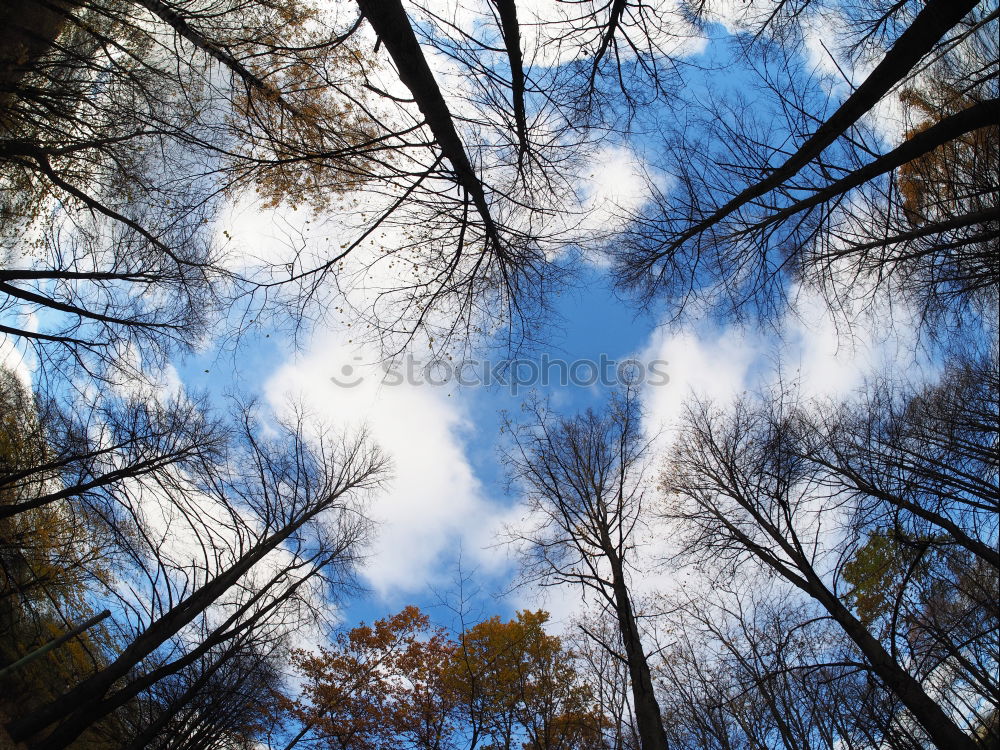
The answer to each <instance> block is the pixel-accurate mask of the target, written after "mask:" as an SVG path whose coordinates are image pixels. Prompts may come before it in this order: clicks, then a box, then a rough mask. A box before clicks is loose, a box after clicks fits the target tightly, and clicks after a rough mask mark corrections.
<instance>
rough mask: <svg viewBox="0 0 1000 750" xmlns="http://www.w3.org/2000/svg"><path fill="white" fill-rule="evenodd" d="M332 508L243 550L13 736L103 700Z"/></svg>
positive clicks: (13, 729)
mask: <svg viewBox="0 0 1000 750" xmlns="http://www.w3.org/2000/svg"><path fill="white" fill-rule="evenodd" d="M327 507H329V504H328V503H322V504H320V505H319V506H317V507H316V508H314V509H313V510H311V511H310V512H308V513H306V514H304V515H303V516H301V517H300V518H299V519H298V520H296V521H295V522H293V523H291V524H289V525H288V526H286V527H285V528H283V529H282V530H281V531H279V532H276V533H274V534H272V535H271V536H270V537H268V538H267V539H265V540H264V541H263V542H262V543H261V544H260V545H258V546H256V547H254V548H253V549H251V550H250V551H249V552H247V553H246V554H244V555H243V556H242V557H241V558H239V560H237V561H236V563H235V564H234V565H233V566H232V567H230V568H229V569H228V570H226V571H225V572H223V573H221V574H219V575H218V576H216V577H215V578H213V579H212V580H210V581H207V582H206V583H205V584H203V585H202V586H201V588H199V589H198V590H197V591H195V592H194V593H193V594H192V595H191V596H189V597H188V598H187V599H185V600H184V601H182V602H180V603H178V604H176V605H175V606H174V607H173V608H171V609H170V610H169V611H168V612H166V613H165V614H164V615H162V616H161V617H160V618H159V619H157V620H156V621H154V622H153V623H151V624H150V626H149V627H148V628H146V629H145V630H144V631H143V632H142V633H141V634H140V635H139V636H138V637H137V638H136V639H135V640H134V641H133V642H132V643H131V644H130V645H129V646H128V647H127V648H126V649H125V650H124V651H123V652H122V654H121V655H120V656H119V657H118V658H117V659H115V661H114V662H112V663H111V664H109V665H108V666H107V667H105V668H104V669H103V670H101V671H100V672H98V673H97V674H95V675H93V676H91V677H89V678H88V679H86V680H84V681H83V682H81V683H80V684H79V685H77V686H76V687H75V688H73V689H72V690H70V691H69V692H67V693H64V694H63V695H61V696H60V697H59V698H56V699H55V700H53V701H51V702H49V703H48V704H46V705H44V706H42V707H40V708H38V709H37V710H35V711H33V712H32V713H30V714H28V715H27V716H25V717H23V718H21V719H17V720H14V721H12V722H11V723H9V724H8V725H7V730H8V731H9V732H10V736H11V738H12V739H14V740H15V742H24V741H26V740H29V739H30V738H31V737H33V736H34V735H36V734H38V733H39V732H41V731H42V730H44V729H45V728H46V727H47V726H49V725H50V724H53V723H55V722H57V721H59V720H61V719H63V718H64V717H66V716H69V715H70V714H76V715H79V713H80V709H81V707H83V706H92V705H96V704H98V703H100V702H101V701H102V700H103V699H104V697H105V696H106V695H107V693H108V691H109V690H110V689H111V687H112V686H113V685H114V683H115V682H117V681H118V680H120V679H122V678H123V677H125V676H126V675H127V674H128V673H129V672H130V671H131V670H133V669H135V667H137V666H138V665H139V664H140V663H141V662H142V661H143V660H144V659H145V658H146V657H148V656H149V655H150V654H151V653H153V652H154V651H155V650H156V649H157V648H159V647H160V646H162V645H163V644H164V643H166V642H167V640H168V639H170V638H172V637H173V636H174V635H176V634H177V633H178V632H180V630H181V629H182V628H183V627H185V626H186V625H188V624H189V623H190V622H192V621H193V620H194V619H195V618H196V617H197V616H198V615H199V614H200V613H201V612H203V611H204V610H205V609H206V608H207V607H208V606H209V605H211V604H212V603H213V602H215V601H216V600H217V599H218V598H219V597H220V596H222V595H223V594H224V593H225V592H226V591H228V590H229V588H230V587H231V586H233V585H234V584H235V583H236V582H237V581H238V580H239V579H240V578H241V577H242V576H243V575H245V574H246V573H247V572H249V570H250V569H251V568H252V567H253V566H254V565H256V564H257V563H258V562H260V561H261V560H262V559H263V558H264V557H265V556H266V555H267V554H268V553H270V552H271V551H272V550H274V549H275V548H276V547H278V545H280V544H281V543H282V542H284V541H285V540H286V539H288V538H289V537H290V536H291V535H292V534H294V533H295V532H296V531H297V530H298V529H299V528H301V527H302V525H303V524H305V523H306V522H307V521H309V520H310V519H311V518H313V517H315V516H316V515H317V514H319V513H320V512H322V511H323V510H324V509H326V508H327ZM86 726H87V724H84V725H83V726H82V727H80V728H79V731H77V733H76V735H78V734H79V732H80V731H83V729H86ZM74 728H76V727H74ZM63 734H64V733H63V732H60V741H61V740H62V739H64V737H63ZM76 735H74V736H73V737H70V738H69V740H68V741H69V742H71V741H72V740H73V739H75V737H76Z"/></svg>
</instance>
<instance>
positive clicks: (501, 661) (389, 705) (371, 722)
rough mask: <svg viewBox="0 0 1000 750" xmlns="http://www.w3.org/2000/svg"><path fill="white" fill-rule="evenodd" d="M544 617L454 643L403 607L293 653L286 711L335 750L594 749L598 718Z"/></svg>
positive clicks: (527, 616)
mask: <svg viewBox="0 0 1000 750" xmlns="http://www.w3.org/2000/svg"><path fill="white" fill-rule="evenodd" d="M547 620H548V613H546V612H543V611H537V612H530V611H523V612H518V613H517V616H516V617H515V618H514V619H513V620H510V621H508V622H504V621H502V620H501V619H500V618H499V617H492V618H490V619H488V620H484V621H483V622H480V623H478V624H476V625H474V626H472V627H470V628H468V629H466V630H464V631H463V632H461V633H459V634H457V636H455V637H452V636H450V635H449V634H448V632H447V631H446V630H445V629H443V628H440V627H435V626H433V625H431V623H430V620H429V618H428V617H427V615H425V614H422V613H421V612H420V611H419V610H418V609H417V608H416V607H413V606H408V607H406V608H404V609H403V610H402V611H400V612H399V613H397V614H395V615H392V616H390V617H386V618H384V619H381V620H376V621H375V623H374V624H372V625H360V626H358V627H356V628H354V629H352V630H350V631H348V632H345V633H341V634H340V635H338V636H337V638H336V639H335V641H334V643H333V644H332V645H331V646H329V647H327V648H321V649H320V650H319V651H318V652H315V653H314V652H307V651H297V652H296V653H295V655H294V664H295V667H296V669H297V671H298V672H299V673H300V674H301V676H302V677H303V678H304V680H305V685H304V689H303V692H302V696H301V697H300V698H299V699H298V700H295V701H288V702H287V708H288V709H289V710H290V711H291V713H292V714H293V715H294V716H295V717H296V718H298V719H299V720H300V721H301V722H302V723H303V724H304V725H305V726H307V727H310V728H311V729H310V732H311V735H312V740H311V742H312V744H313V745H314V746H319V747H327V748H334V749H336V750H365V749H367V748H385V747H393V748H414V750H416V749H418V748H419V749H420V750H443V749H444V748H452V747H478V748H483V750H488V749H490V750H492V749H496V750H499V749H500V748H504V749H509V748H524V750H573V749H574V748H579V749H580V750H583V749H584V748H600V747H603V743H602V739H601V732H602V728H603V726H602V722H603V720H602V718H601V717H600V716H599V715H597V714H596V713H594V711H593V710H592V708H591V706H592V703H593V701H592V699H591V694H590V690H589V688H588V687H587V686H586V685H585V684H583V682H582V681H581V678H580V675H579V674H578V673H577V671H576V667H575V665H574V654H573V653H572V652H571V651H569V650H567V649H565V648H563V646H562V642H561V641H560V639H559V638H557V637H555V636H551V635H548V634H546V632H545V630H544V625H545V623H546V621H547Z"/></svg>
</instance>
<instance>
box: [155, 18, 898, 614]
mask: <svg viewBox="0 0 1000 750" xmlns="http://www.w3.org/2000/svg"><path fill="white" fill-rule="evenodd" d="M816 29H817V32H816V34H817V35H820V34H822V33H823V25H822V24H818V25H817V27H816ZM710 36H711V41H710V42H706V45H705V46H704V47H703V48H701V49H700V51H699V49H698V45H697V44H695V45H693V46H692V47H691V48H690V49H689V50H688V57H687V58H686V62H687V63H689V64H690V66H689V67H687V68H686V69H685V70H684V71H683V73H684V76H685V79H686V81H687V86H686V88H685V90H684V95H685V96H688V97H692V98H695V99H697V98H703V97H704V96H706V95H708V94H711V95H715V96H723V95H725V94H726V93H727V92H731V91H739V92H740V93H742V94H743V96H745V97H748V98H750V99H751V100H752V99H753V97H755V96H756V97H758V99H759V92H756V91H755V90H754V89H753V88H752V87H750V86H749V85H748V82H749V81H750V80H751V78H750V76H749V75H748V74H747V71H746V70H742V69H741V68H739V66H736V67H733V66H732V63H733V61H734V57H733V55H732V54H731V51H732V50H731V47H730V46H729V42H730V39H729V38H727V36H726V31H725V28H724V27H723V26H721V25H715V26H713V27H711V28H710ZM814 37H815V38H809V39H807V40H806V42H805V45H804V53H805V55H806V56H807V59H806V60H804V61H803V63H804V70H807V71H813V70H818V71H820V72H822V73H824V74H830V73H831V70H835V67H834V66H832V63H831V62H830V60H829V59H825V58H824V57H823V55H824V52H823V50H822V45H819V44H818V41H819V37H818V36H816V35H814ZM722 67H725V73H724V74H722V75H723V76H724V77H723V78H722V81H723V83H722V84H721V85H720V83H719V81H720V73H719V69H720V68H722ZM839 93H840V91H839V90H838V87H837V86H836V85H834V90H833V94H834V96H836V95H839ZM759 104H760V106H762V107H763V106H765V105H764V102H763V101H762V100H761V101H759ZM654 114H655V115H662V116H663V117H671V116H673V113H672V112H670V111H667V110H663V111H662V112H658V113H654ZM653 121H655V117H653V118H650V120H649V122H653ZM659 156H660V154H659V153H658V147H657V142H656V140H655V138H653V137H652V136H650V137H641V136H639V137H636V138H635V139H634V140H633V141H632V142H629V143H613V144H606V145H605V146H604V147H602V148H601V149H600V150H596V151H595V152H594V154H593V155H592V160H591V163H590V165H589V168H588V169H586V170H583V172H585V173H587V172H589V173H590V174H592V175H594V177H593V178H592V179H591V181H590V182H589V183H583V184H581V185H580V191H579V192H580V194H581V196H583V198H584V203H585V204H587V207H589V209H590V210H591V211H592V212H593V213H594V214H595V215H598V216H603V215H602V214H601V213H600V212H601V209H602V208H604V207H606V206H613V205H614V204H621V205H622V206H623V207H624V208H632V209H634V208H637V207H638V206H639V205H640V204H641V202H642V200H643V181H642V180H641V179H640V177H639V176H638V175H637V174H636V169H637V168H639V169H641V168H642V167H647V168H652V167H655V166H657V161H658V158H659ZM659 166H664V165H659ZM665 166H668V167H669V165H665ZM305 217H306V214H305V212H300V213H299V214H292V213H291V212H289V211H288V210H287V209H279V210H264V209H262V208H261V207H260V206H258V205H256V204H255V203H254V202H253V201H252V200H245V201H243V202H242V203H240V204H238V205H235V206H230V207H228V209H227V211H226V213H225V216H224V217H223V218H222V219H221V220H220V222H219V227H218V228H219V232H220V234H221V233H222V232H225V236H226V237H227V238H232V239H231V241H230V242H229V244H230V249H231V250H232V251H233V252H234V253H235V255H237V256H240V255H244V256H247V257H250V256H254V257H264V258H272V259H273V258H275V257H280V253H281V252H282V249H283V248H284V246H285V243H286V240H287V236H288V235H287V230H288V229H289V228H291V229H292V230H294V229H295V227H296V226H301V222H303V221H305ZM600 220H601V219H596V221H600ZM604 220H606V217H605V219H604ZM314 226H316V225H314ZM319 226H322V224H321V223H320V224H319ZM335 229H336V227H334V230H335ZM284 249H287V248H284ZM565 257H570V256H565ZM572 263H573V265H574V266H575V267H576V268H577V269H578V271H579V273H578V276H577V278H576V280H575V283H574V284H573V285H572V286H570V287H568V288H566V289H565V290H564V291H563V292H562V293H561V294H560V295H559V297H558V298H557V301H556V304H555V310H554V314H553V316H552V317H551V318H550V319H549V321H548V325H547V327H546V328H545V335H544V341H543V342H541V343H540V344H539V345H538V346H537V347H535V348H534V349H533V350H531V352H530V354H528V355H524V356H530V357H531V358H534V359H536V360H537V359H539V358H540V357H541V356H543V355H546V356H548V357H550V358H556V357H558V358H562V359H565V360H567V361H570V362H572V361H578V360H591V361H597V360H599V358H600V357H601V356H602V355H603V356H606V357H607V358H608V359H610V360H622V359H625V358H627V357H631V356H637V357H639V359H640V360H642V361H644V362H649V361H651V360H653V359H659V360H665V361H666V362H667V363H668V364H667V366H666V368H667V372H668V374H669V376H670V382H669V383H667V384H665V385H662V386H658V387H656V388H655V389H653V388H647V389H646V392H645V400H644V407H645V410H646V412H647V422H648V429H649V431H650V434H653V433H656V432H658V431H659V430H660V428H661V427H666V428H667V434H669V426H670V424H671V422H672V421H673V420H674V419H676V417H677V414H678V411H679V408H680V404H681V403H682V401H683V400H684V398H685V397H686V396H687V395H688V394H689V393H690V392H692V391H696V392H700V393H703V394H707V395H710V396H713V397H715V398H718V399H720V400H726V399H728V398H731V397H732V396H734V395H735V394H736V393H738V392H739V391H740V390H742V389H744V388H747V387H754V386H755V385H761V384H766V383H767V382H770V381H771V380H773V378H774V373H775V371H776V363H778V362H780V363H781V368H782V371H783V373H784V374H785V375H786V376H788V375H789V374H791V375H792V376H794V377H796V378H798V379H800V380H801V381H802V382H804V383H805V384H806V391H807V392H808V393H811V394H813V395H817V396H823V397H841V396H844V395H846V394H849V393H850V392H851V390H852V389H853V388H856V387H857V386H858V385H860V384H861V382H862V380H863V378H864V376H865V373H868V372H872V371H873V370H875V369H877V368H878V367H881V366H884V365H885V364H886V363H888V362H893V361H897V360H901V359H912V351H910V349H911V348H912V341H910V340H909V339H908V332H907V331H908V329H907V327H906V325H905V322H904V324H903V325H901V326H900V327H899V329H898V330H897V331H896V334H895V336H896V338H895V339H893V338H892V337H888V338H886V337H882V336H880V335H878V334H877V332H876V331H875V330H874V329H864V330H863V331H862V335H861V336H860V340H859V341H857V342H856V345H855V346H853V347H852V346H849V345H848V344H846V343H844V342H842V341H840V339H839V337H838V336H837V335H836V331H835V329H834V326H833V323H832V321H831V319H830V318H829V314H828V313H826V312H825V311H824V308H823V306H822V304H821V303H819V302H818V301H817V300H816V299H815V298H813V297H811V296H810V295H808V294H806V295H803V298H802V301H801V304H800V306H799V309H798V313H799V314H798V315H797V316H796V315H789V316H788V317H787V318H786V319H785V320H784V321H783V323H782V326H783V328H784V329H785V331H784V332H785V334H786V340H785V341H784V342H783V343H780V348H779V342H777V340H776V339H775V337H774V335H773V331H772V332H768V331H756V330H750V329H743V328H740V327H738V326H735V325H729V326H719V325H716V324H712V323H708V322H701V323H699V322H697V321H694V322H689V323H688V324H686V325H685V326H684V327H677V326H673V327H668V326H663V325H661V324H660V323H661V321H660V317H659V316H660V312H659V311H658V310H654V309H644V308H639V309H637V308H636V306H634V305H633V304H630V303H628V302H627V301H626V300H622V299H620V298H619V297H618V296H617V295H616V294H615V292H614V291H613V289H612V287H611V283H610V279H609V278H608V275H607V272H606V270H605V269H604V268H603V267H602V266H601V265H600V263H596V264H595V263H589V262H587V261H585V260H582V259H580V258H573V260H572ZM354 341H355V338H354V336H353V335H352V334H351V333H350V332H349V331H348V329H347V328H346V327H345V322H344V320H343V319H341V318H340V317H337V316H329V317H328V318H327V319H324V320H323V321H322V322H321V324H320V325H318V326H317V327H316V328H315V329H314V330H312V331H310V332H308V333H307V335H305V336H303V337H302V339H301V340H300V341H298V342H296V344H297V345H296V344H293V342H291V341H290V339H289V335H288V332H287V328H286V327H285V326H278V325H274V326H272V327H264V328H257V329H253V330H251V331H250V332H249V333H247V334H246V335H245V336H244V337H243V338H242V339H240V340H239V341H238V342H237V344H236V346H235V349H228V348H223V349H221V350H220V349H219V347H218V346H217V345H215V344H213V345H210V346H209V347H208V349H207V351H205V352H203V353H201V354H198V355H196V356H192V357H189V358H188V359H187V360H186V361H183V362H180V361H179V362H176V363H175V365H174V368H175V369H174V370H173V371H170V370H169V369H168V371H167V372H164V373H161V375H162V381H163V383H164V385H170V384H174V385H176V384H178V383H183V385H184V386H185V387H186V388H188V389H190V390H193V391H208V392H209V393H210V394H211V395H212V397H213V399H214V400H215V402H216V403H217V404H219V406H220V408H223V407H224V401H225V398H224V397H225V395H226V394H227V393H239V394H242V395H250V396H257V397H259V398H260V399H261V401H262V402H263V403H264V404H265V405H267V406H269V407H271V408H272V409H274V411H275V413H276V414H279V415H280V413H281V412H282V410H283V409H284V408H285V407H286V406H287V403H288V399H296V400H298V401H299V402H301V403H303V404H305V405H306V406H307V407H308V408H310V409H311V411H312V412H313V413H314V414H315V415H316V417H317V418H319V419H321V420H323V421H325V422H328V423H330V424H332V425H334V426H337V427H340V428H342V429H345V430H353V429H359V428H360V427H361V425H362V424H368V425H369V426H370V429H371V431H372V434H373V436H374V437H375V439H377V440H379V441H380V442H381V443H382V444H383V445H384V447H385V448H386V449H387V450H388V451H389V452H390V453H391V454H393V455H394V457H395V460H396V463H397V472H396V479H395V481H394V482H393V484H392V485H391V486H390V488H389V489H388V490H387V491H386V492H385V493H383V494H382V495H380V496H379V497H376V498H373V499H372V502H371V513H372V515H373V517H375V518H376V519H377V520H378V521H380V523H381V527H380V528H381V531H380V536H379V537H378V539H377V540H376V541H375V543H374V545H373V547H372V554H371V559H370V562H369V564H368V565H367V566H365V567H364V568H363V569H362V570H361V577H362V581H363V582H364V583H365V584H366V585H367V586H368V588H369V590H370V592H371V593H370V594H369V595H368V596H367V597H364V598H359V599H355V600H352V601H350V602H349V603H348V605H347V607H346V609H345V611H344V612H343V617H344V619H345V621H346V622H347V623H353V622H356V621H358V620H361V619H365V620H369V621H370V620H371V619H372V618H374V617H379V616H383V615H385V614H388V613H389V612H393V611H396V610H398V609H399V608H401V607H402V606H404V605H406V604H416V605H418V606H420V607H422V608H428V609H429V610H430V611H431V613H432V615H433V616H434V617H435V618H436V619H438V620H439V621H441V622H442V623H444V624H447V612H446V610H444V609H441V608H437V609H435V608H434V605H435V604H436V603H438V601H439V599H440V598H441V597H445V598H447V597H448V596H449V595H451V594H453V593H454V591H453V581H454V578H455V576H456V575H457V572H458V568H457V562H458V558H459V553H461V558H462V564H463V567H464V569H465V572H466V573H472V572H473V571H475V574H476V587H477V588H478V590H479V592H480V593H479V595H478V596H477V608H478V609H479V612H478V614H482V615H490V614H494V613H497V614H501V615H504V616H509V615H511V614H512V610H513V608H515V607H524V606H532V605H535V606H537V605H538V604H540V603H542V602H540V601H539V600H538V599H536V598H533V592H532V591H530V590H521V591H519V592H516V593H514V594H512V595H511V596H508V597H506V598H504V599H496V598H494V597H493V594H494V593H496V592H498V591H500V590H503V589H505V588H507V587H508V586H509V584H510V582H511V581H512V579H513V576H514V574H515V573H516V569H515V566H514V565H513V563H512V561H511V560H509V559H508V557H507V555H506V553H505V551H504V549H503V548H502V547H497V546H496V533H497V531H498V530H499V529H501V528H502V527H503V525H504V524H511V523H517V521H518V519H519V516H520V513H519V507H518V500H519V498H518V496H517V492H516V490H515V491H514V492H510V493H508V492H507V491H506V486H505V485H506V482H505V476H504V472H503V469H502V467H501V466H500V464H499V459H498V453H497V447H498V440H499V439H500V435H499V426H500V413H501V412H502V411H504V410H506V411H508V412H511V413H516V412H517V410H518V409H519V407H520V404H521V403H522V401H523V400H524V399H525V398H526V397H527V396H528V395H529V394H528V392H527V390H524V389H522V390H520V392H518V393H512V392H511V389H510V388H505V387H502V386H494V387H491V388H487V387H471V388H453V387H434V386H429V385H424V386H399V387H385V386H380V385H379V380H380V374H381V373H380V370H379V368H378V366H377V365H375V364H371V363H374V362H375V361H376V360H377V359H378V357H379V354H378V352H377V351H375V350H374V349H373V348H371V347H367V348H366V347H365V346H364V345H358V344H356V343H354ZM418 348H419V345H418ZM482 356H484V357H486V356H489V357H490V358H492V359H493V360H494V361H495V360H496V358H497V357H500V356H502V355H500V354H498V353H496V352H495V351H494V352H491V353H489V354H488V355H487V354H483V355H482ZM359 361H360V362H362V363H369V364H367V367H366V368H362V367H360V366H359V367H358V372H359V373H362V374H363V376H364V382H363V384H361V385H359V386H358V387H357V388H353V389H347V388H343V387H339V386H338V385H336V384H335V383H333V382H331V380H330V378H331V376H334V375H336V374H337V373H339V372H340V371H341V368H342V367H343V366H344V365H345V364H351V365H352V366H354V365H355V363H357V362H359ZM544 395H548V396H549V397H551V398H552V400H553V403H554V404H555V405H556V406H557V407H558V408H559V409H560V410H561V411H563V412H565V413H567V414H572V413H574V412H576V411H579V410H581V409H585V408H587V407H589V406H597V405H599V404H600V403H601V402H602V401H603V400H604V399H605V398H606V397H607V395H608V394H607V392H606V391H602V390H601V389H600V388H598V387H575V386H570V387H566V388H550V389H549V390H548V392H547V393H546V394H544ZM656 581H657V579H656V578H655V577H652V576H651V577H650V579H649V581H648V583H649V585H650V586H652V585H654V584H655V583H656ZM575 596H576V594H575V592H569V593H566V594H565V595H564V596H562V595H556V596H555V597H554V599H550V600H548V601H547V602H546V603H545V604H546V606H549V607H551V608H552V609H553V610H554V611H555V612H556V614H557V618H556V620H557V624H558V622H559V621H560V619H559V618H562V617H565V616H566V615H568V614H569V613H571V612H572V609H573V606H574V605H573V598H574V597H575ZM560 597H561V598H560Z"/></svg>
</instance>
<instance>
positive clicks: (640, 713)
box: [609, 554, 668, 750]
mask: <svg viewBox="0 0 1000 750" xmlns="http://www.w3.org/2000/svg"><path fill="white" fill-rule="evenodd" d="M609 559H610V561H611V576H612V582H613V589H614V597H615V615H616V616H617V617H618V628H619V631H620V632H621V638H622V645H623V646H624V647H625V656H626V659H627V660H628V672H629V678H630V681H631V683H632V701H633V703H634V704H635V720H636V724H637V725H638V728H639V743H640V745H641V747H642V750H667V747H668V744H667V735H666V732H664V730H663V717H662V716H661V714H660V704H659V703H657V701H656V694H655V693H654V692H653V678H652V675H651V674H650V671H649V663H648V662H647V661H646V652H645V651H644V650H643V648H642V639H641V638H640V637H639V627H638V625H637V624H636V621H635V612H634V611H633V609H632V600H631V597H630V596H629V592H628V586H626V584H625V574H624V570H623V569H622V564H621V561H620V560H618V558H617V555H615V554H612V555H609Z"/></svg>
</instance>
